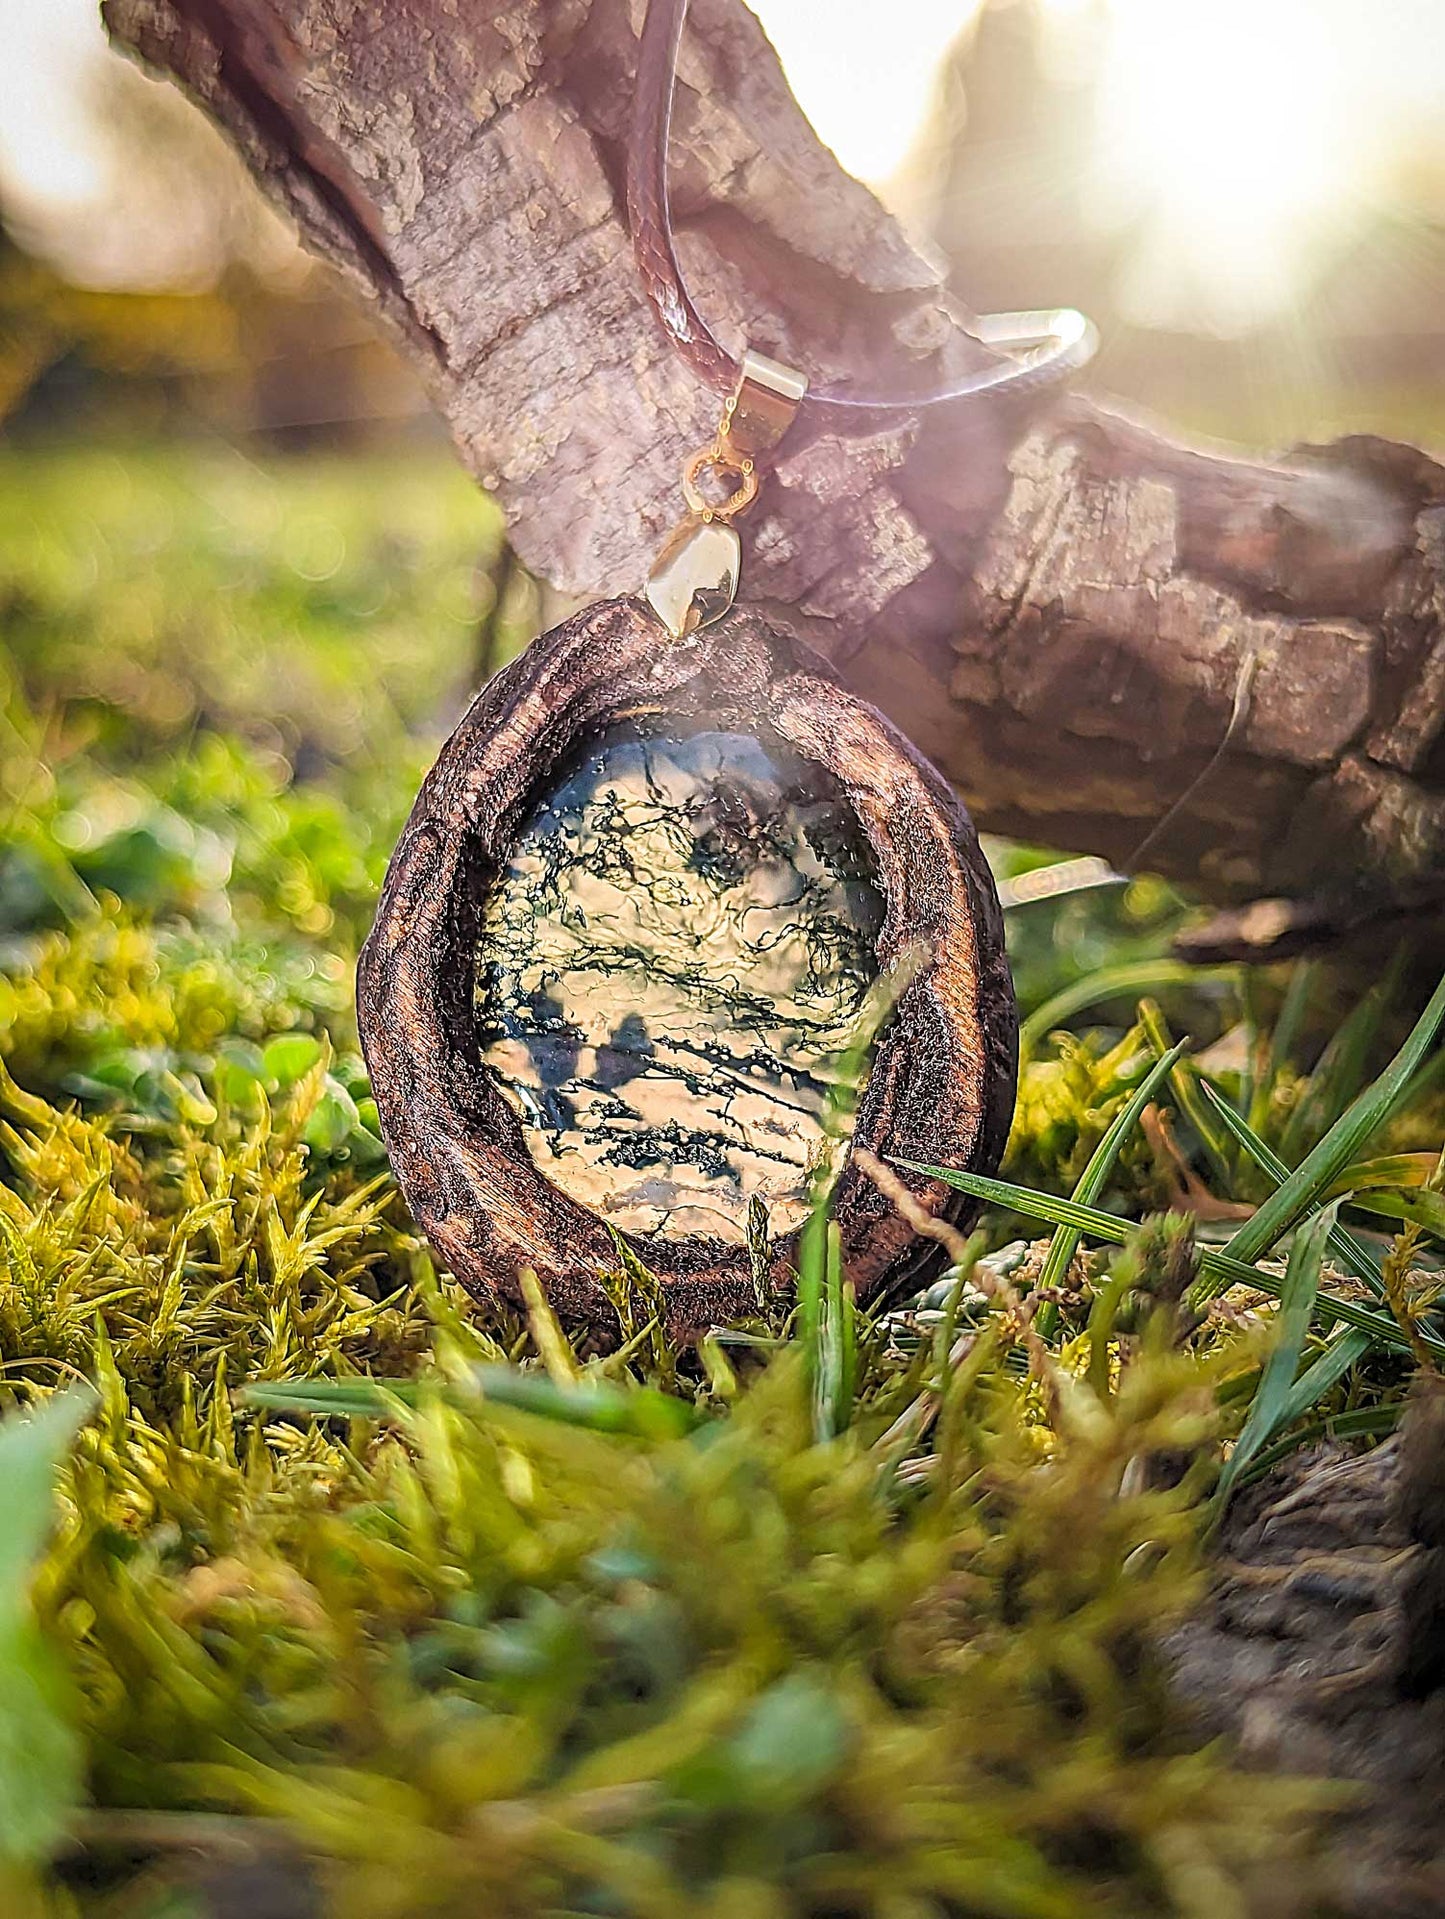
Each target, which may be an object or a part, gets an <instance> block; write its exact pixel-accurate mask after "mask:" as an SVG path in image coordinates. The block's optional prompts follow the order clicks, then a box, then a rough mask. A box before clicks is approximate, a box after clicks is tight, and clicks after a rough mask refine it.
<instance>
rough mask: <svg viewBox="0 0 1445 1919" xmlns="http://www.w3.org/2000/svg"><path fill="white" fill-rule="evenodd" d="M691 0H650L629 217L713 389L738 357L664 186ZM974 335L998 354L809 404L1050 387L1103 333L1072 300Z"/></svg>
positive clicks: (676, 328)
mask: <svg viewBox="0 0 1445 1919" xmlns="http://www.w3.org/2000/svg"><path fill="white" fill-rule="evenodd" d="M687 9H688V0H649V3H648V7H647V13H646V16H645V18H644V20H643V25H642V37H641V40H640V41H639V43H638V50H637V79H636V86H635V89H634V93H633V103H632V133H631V140H630V142H629V146H628V154H627V218H628V224H629V226H630V228H631V231H632V250H633V254H634V257H635V259H636V261H637V271H638V274H639V275H640V277H641V280H642V285H643V290H644V291H645V293H646V294H647V298H648V300H649V302H650V304H651V306H652V309H653V311H654V313H655V314H656V315H657V318H658V320H659V322H660V323H661V325H662V328H663V331H664V332H665V333H666V334H667V335H668V337H669V339H670V340H671V341H672V343H673V345H674V346H675V347H676V348H677V351H678V352H679V353H680V354H681V355H682V357H683V359H684V360H685V361H686V362H687V364H688V366H690V367H691V368H692V370H693V372H694V373H695V374H696V375H697V376H698V378H699V379H700V380H702V381H703V382H704V384H705V385H707V386H710V387H711V388H712V389H713V390H714V392H717V393H724V394H725V393H729V392H732V391H733V390H734V389H735V388H736V387H737V384H738V380H739V377H740V373H741V367H740V364H739V362H738V361H737V360H736V359H735V358H734V357H733V355H732V354H730V353H729V352H728V351H727V349H726V348H725V347H724V346H723V345H722V343H721V342H720V341H719V340H718V338H717V336H716V334H714V332H713V331H712V329H711V327H709V325H708V324H707V322H706V320H705V319H704V318H703V317H702V315H701V314H700V313H699V312H698V310H697V307H696V305H695V304H694V302H693V299H692V295H691V294H690V293H689V291H688V287H687V282H686V280H685V279H684V278H683V274H682V268H681V266H680V265H679V263H678V258H677V248H676V245H675V243H674V240H673V231H672V214H671V209H670V206H669V201H668V191H667V147H668V135H669V132H670V130H671V125H672V100H673V92H674V87H675V83H676V78H677V57H678V49H679V47H680V46H681V43H682V30H683V23H684V22H685V20H686V18H687ZM970 326H971V333H972V337H973V338H974V339H976V340H977V341H978V342H979V344H980V345H982V346H987V347H990V348H992V349H994V350H995V351H996V352H997V353H998V354H999V355H1000V356H1001V357H1000V358H998V359H995V360H993V361H991V362H989V363H988V364H987V365H985V366H981V367H976V368H974V369H973V370H972V371H970V372H968V373H965V374H962V375H960V376H959V377H958V378H957V379H955V380H953V381H951V382H949V383H948V384H947V385H945V386H942V387H926V388H914V387H909V386H900V387H897V388H892V389H886V390H881V391H873V390H870V389H866V388H858V387H855V386H853V385H851V384H841V385H832V386H823V387H812V386H810V387H809V389H808V392H807V395H806V397H805V398H804V400H803V402H802V405H803V408H804V409H806V410H807V411H808V412H810V413H812V414H813V415H814V416H815V417H816V416H818V415H819V414H825V413H826V414H831V415H840V414H841V415H844V416H846V415H856V414H860V413H862V414H869V413H897V412H912V411H916V410H917V409H919V408H923V407H933V406H942V405H945V404H947V403H948V402H949V401H953V400H963V399H967V398H969V397H971V396H972V395H974V394H977V393H988V392H998V391H1000V390H1002V389H1005V388H1006V389H1008V390H1009V391H1010V392H1012V393H1019V392H1023V391H1025V390H1028V389H1030V388H1033V387H1040V386H1045V385H1047V384H1049V383H1050V382H1051V381H1054V380H1057V379H1060V378H1062V377H1063V376H1064V375H1066V374H1069V373H1072V372H1074V371H1076V370H1077V369H1078V368H1079V367H1081V366H1083V365H1084V364H1085V363H1086V362H1087V361H1088V360H1089V359H1091V358H1092V356H1093V353H1094V349H1095V347H1096V346H1097V344H1098V335H1097V333H1096V331H1095V329H1094V327H1093V326H1092V325H1091V324H1090V322H1089V321H1088V320H1087V319H1085V317H1084V315H1083V314H1082V313H1079V312H1076V311H1075V309H1074V308H1073V307H1058V308H1052V309H1046V310H1043V311H1040V312H1037V313H992V314H983V315H980V316H978V317H976V318H974V319H973V320H972V321H971V323H970Z"/></svg>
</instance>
